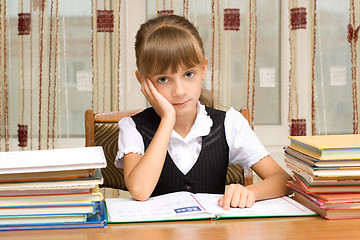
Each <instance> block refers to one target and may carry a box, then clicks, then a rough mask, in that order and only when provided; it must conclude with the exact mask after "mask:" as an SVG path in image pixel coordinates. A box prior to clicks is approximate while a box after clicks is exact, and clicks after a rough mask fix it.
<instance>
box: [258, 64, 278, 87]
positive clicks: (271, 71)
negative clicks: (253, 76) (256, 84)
mask: <svg viewBox="0 0 360 240" xmlns="http://www.w3.org/2000/svg"><path fill="white" fill-rule="evenodd" d="M260 87H270V88H272V87H275V68H260Z"/></svg>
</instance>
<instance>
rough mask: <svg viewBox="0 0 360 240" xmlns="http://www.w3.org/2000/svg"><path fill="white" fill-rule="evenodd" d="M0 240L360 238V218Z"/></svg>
mask: <svg viewBox="0 0 360 240" xmlns="http://www.w3.org/2000/svg"><path fill="white" fill-rule="evenodd" d="M0 239H7V240H14V239H21V240H23V239H25V240H41V239H46V240H57V239H65V240H74V239H76V240H78V239H82V240H97V239H104V240H105V239H106V240H110V239H117V240H123V239H126V240H127V239H131V240H134V239H135V240H136V239H141V240H146V239H151V240H162V239H181V240H193V239H252V240H254V239H266V240H267V239H277V240H278V239H286V240H288V239H307V240H308V239H326V240H328V239H337V240H339V239H360V219H349V220H325V219H322V218H320V217H279V218H251V219H228V220H216V221H211V220H207V221H178V222H157V223H136V224H109V225H108V226H107V227H106V228H98V229H96V228H92V229H64V230H36V231H9V232H0Z"/></svg>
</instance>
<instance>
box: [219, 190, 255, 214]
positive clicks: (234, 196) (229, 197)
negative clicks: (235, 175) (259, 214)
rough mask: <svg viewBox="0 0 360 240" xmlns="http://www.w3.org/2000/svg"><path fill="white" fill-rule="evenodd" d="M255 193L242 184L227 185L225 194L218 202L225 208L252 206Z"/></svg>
mask: <svg viewBox="0 0 360 240" xmlns="http://www.w3.org/2000/svg"><path fill="white" fill-rule="evenodd" d="M255 199H256V198H255V193H254V192H253V191H251V190H250V189H248V188H246V187H244V186H242V185H240V184H230V185H228V186H227V188H226V191H225V194H224V196H222V197H221V198H219V200H218V204H219V206H220V207H222V208H223V209H225V210H229V209H230V207H233V208H236V207H239V208H245V207H251V206H252V205H253V204H254V202H255Z"/></svg>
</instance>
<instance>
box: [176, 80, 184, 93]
mask: <svg viewBox="0 0 360 240" xmlns="http://www.w3.org/2000/svg"><path fill="white" fill-rule="evenodd" d="M184 93H185V86H184V83H183V81H182V80H177V81H175V84H174V89H173V96H181V95H183V94H184Z"/></svg>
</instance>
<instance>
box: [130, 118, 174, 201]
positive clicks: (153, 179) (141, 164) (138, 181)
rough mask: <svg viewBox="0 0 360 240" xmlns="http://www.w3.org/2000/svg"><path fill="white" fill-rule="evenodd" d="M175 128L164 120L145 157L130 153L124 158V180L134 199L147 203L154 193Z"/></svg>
mask: <svg viewBox="0 0 360 240" xmlns="http://www.w3.org/2000/svg"><path fill="white" fill-rule="evenodd" d="M172 129H173V126H172V124H171V121H168V120H167V119H162V120H161V122H160V125H159V127H158V130H157V131H156V133H155V135H154V138H153V140H152V141H151V143H150V145H149V147H148V148H147V150H146V152H145V153H144V156H141V155H140V154H135V153H129V154H126V155H125V156H124V179H125V184H126V187H127V189H128V190H129V192H130V193H131V195H132V197H133V198H134V199H136V200H140V201H145V200H147V199H148V198H149V197H150V195H151V193H152V192H153V190H154V188H155V186H156V184H157V182H158V180H159V177H160V174H161V170H162V168H163V165H164V161H165V157H166V153H167V147H168V145H169V139H170V135H171V131H172Z"/></svg>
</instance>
